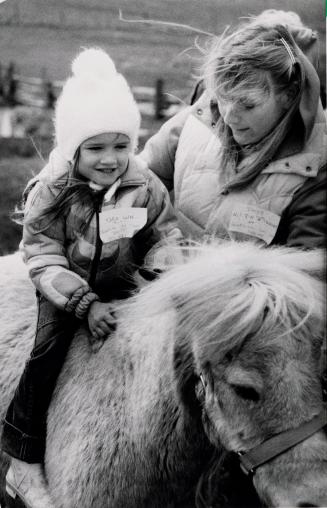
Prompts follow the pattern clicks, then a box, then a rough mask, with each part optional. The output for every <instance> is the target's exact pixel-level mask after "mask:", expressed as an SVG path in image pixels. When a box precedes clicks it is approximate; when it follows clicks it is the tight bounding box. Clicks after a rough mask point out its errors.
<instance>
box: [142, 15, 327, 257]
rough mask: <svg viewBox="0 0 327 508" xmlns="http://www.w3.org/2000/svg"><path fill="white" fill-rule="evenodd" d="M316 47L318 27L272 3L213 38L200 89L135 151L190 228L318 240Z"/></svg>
mask: <svg viewBox="0 0 327 508" xmlns="http://www.w3.org/2000/svg"><path fill="white" fill-rule="evenodd" d="M296 41H297V42H296ZM300 47H301V48H302V49H303V51H302V50H301V49H300ZM316 50H317V37H316V35H315V33H314V32H312V30H310V29H307V28H305V27H303V25H302V24H301V22H300V20H299V18H298V16H297V15H296V14H294V13H284V12H283V11H273V10H270V11H265V12H264V13H262V14H261V15H260V16H258V17H257V18H255V19H254V20H251V21H250V22H247V23H246V24H244V25H242V26H241V27H240V28H238V29H237V30H236V31H234V32H233V33H231V34H230V35H226V34H224V35H223V36H222V37H221V38H219V39H218V38H217V39H214V40H213V41H212V44H211V47H210V50H209V51H208V52H207V54H206V55H205V59H204V65H203V79H204V88H205V90H204V92H203V94H202V95H201V96H200V98H199V99H198V100H197V101H196V102H195V103H194V104H193V105H192V106H189V107H187V108H186V109H185V110H183V111H182V112H180V113H178V114H177V115H176V116H175V117H173V118H172V119H170V120H169V121H168V122H166V124H164V125H163V127H162V128H161V129H160V130H159V132H158V133H157V134H156V135H155V136H153V137H152V138H151V139H150V140H149V141H148V142H147V144H146V146H145V148H144V150H143V152H142V154H141V157H142V158H144V159H145V160H146V162H147V163H148V166H149V167H150V169H152V171H154V172H155V173H156V174H157V175H158V176H159V177H160V178H161V180H162V181H163V182H164V183H165V185H166V186H167V188H168V189H169V190H170V191H172V190H173V191H174V196H175V198H174V199H175V201H174V205H175V210H176V212H177V215H178V220H179V226H180V228H181V229H182V232H183V234H184V235H185V236H186V237H191V238H193V239H206V238H210V237H212V236H214V237H216V238H217V237H218V238H222V239H232V240H237V241H238V240H241V241H242V240H248V239H251V240H253V241H256V242H260V243H262V244H264V245H272V244H287V245H289V246H297V247H304V248H314V247H317V246H322V245H324V243H325V233H324V226H325V214H326V199H325V185H326V123H325V117H324V115H323V111H322V107H321V102H320V99H319V90H320V83H319V78H318V75H317V72H316V69H315V66H314V65H315V63H316V61H317V51H316Z"/></svg>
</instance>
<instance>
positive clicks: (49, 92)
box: [44, 81, 56, 109]
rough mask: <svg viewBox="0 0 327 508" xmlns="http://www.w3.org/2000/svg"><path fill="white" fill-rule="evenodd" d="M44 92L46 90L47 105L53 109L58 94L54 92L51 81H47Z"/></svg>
mask: <svg viewBox="0 0 327 508" xmlns="http://www.w3.org/2000/svg"><path fill="white" fill-rule="evenodd" d="M44 92H45V107H46V108H48V109H53V108H54V105H55V102H56V95H55V93H54V89H53V86H52V83H51V81H45V83H44Z"/></svg>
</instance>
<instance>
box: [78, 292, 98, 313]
mask: <svg viewBox="0 0 327 508" xmlns="http://www.w3.org/2000/svg"><path fill="white" fill-rule="evenodd" d="M99 300H100V298H99V297H98V295H97V294H96V293H93V292H92V291H90V292H89V293H86V295H84V296H83V297H82V298H81V299H80V301H79V303H78V304H77V305H76V308H75V316H76V317H77V318H78V319H84V317H85V315H86V314H87V313H88V310H89V307H90V305H91V303H93V302H96V301H99Z"/></svg>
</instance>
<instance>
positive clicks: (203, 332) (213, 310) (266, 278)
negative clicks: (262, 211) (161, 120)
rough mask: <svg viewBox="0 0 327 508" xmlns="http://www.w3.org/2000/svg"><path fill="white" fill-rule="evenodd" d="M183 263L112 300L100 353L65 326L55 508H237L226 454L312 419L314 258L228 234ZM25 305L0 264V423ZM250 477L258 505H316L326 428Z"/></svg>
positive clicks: (319, 303)
mask: <svg viewBox="0 0 327 508" xmlns="http://www.w3.org/2000/svg"><path fill="white" fill-rule="evenodd" d="M188 258H189V259H188V260H187V262H185V264H181V265H180V266H176V267H175V268H173V269H171V270H170V271H169V272H167V273H166V274H164V275H162V276H161V277H160V278H159V280H157V281H154V282H153V283H151V284H149V285H148V286H147V287H145V288H144V289H143V290H141V292H140V293H139V294H138V295H136V296H135V297H134V298H131V299H130V300H129V301H126V302H123V303H117V315H118V326H117V330H116V332H114V333H112V335H111V336H109V338H108V339H107V341H106V342H105V343H104V345H103V347H102V348H101V349H100V351H99V352H98V353H96V354H94V353H93V352H92V350H91V348H90V346H89V341H88V333H89V332H88V330H87V329H86V327H85V326H83V325H82V326H81V328H80V330H79V331H78V332H77V334H76V336H75V338H74V340H73V343H72V345H71V348H70V351H69V353H68V357H67V360H66V362H65V365H64V367H63V370H62V373H61V375H60V377H59V380H58V383H57V387H56V390H55V393H54V397H53V400H52V403H51V406H50V410H49V414H48V435H47V451H46V459H45V471H46V476H47V480H48V483H49V491H50V494H51V496H52V498H53V501H54V504H55V506H56V507H58V508H77V507H78V508H90V507H92V508H105V507H108V508H109V507H110V508H122V507H124V508H132V507H133V508H135V507H136V508H145V507H149V508H150V507H151V508H164V507H165V508H167V507H173V506H174V507H191V506H194V505H195V504H196V505H197V506H215V507H217V506H219V507H221V506H228V507H230V506H236V505H237V502H239V505H238V506H242V507H244V506H248V505H249V503H250V501H249V499H250V498H249V497H247V496H250V494H249V493H247V494H244V493H243V494H242V492H239V489H240V486H239V484H234V485H233V481H232V486H233V487H232V489H230V490H229V492H228V493H227V494H225V493H224V492H223V489H224V487H223V485H221V483H220V480H219V467H218V472H217V473H214V472H213V469H212V466H215V461H216V460H217V461H218V462H219V457H220V456H221V455H222V454H223V450H224V449H225V450H227V451H228V452H242V453H243V452H247V451H249V450H252V449H253V448H254V447H256V446H257V445H260V444H261V443H263V442H265V441H266V440H267V439H269V438H270V437H271V436H273V435H276V434H279V433H283V432H284V431H287V430H288V429H295V428H299V427H301V426H302V425H303V424H304V423H305V422H308V421H311V420H312V419H313V421H315V420H316V419H317V415H318V414H320V415H321V414H322V411H323V402H322V391H321V385H320V373H319V354H320V348H321V345H322V336H323V331H324V289H323V283H322V282H320V281H319V279H318V277H317V274H318V273H319V271H320V270H321V268H322V264H323V259H322V256H321V253H320V254H319V253H318V252H295V251H293V250H291V249H286V248H270V249H260V248H259V247H256V246H254V245H251V244H235V243H232V244H229V245H225V246H205V247H201V248H198V249H194V250H193V251H190V252H188ZM34 300H35V298H34V295H33V288H32V287H31V284H30V282H29V280H28V278H27V274H26V271H25V267H24V266H23V264H22V262H21V261H20V259H19V257H18V255H17V254H15V255H12V256H6V257H3V258H0V309H1V330H0V359H1V360H0V387H1V388H0V410H1V416H3V415H4V412H5V410H6V407H7V405H8V404H9V401H10V398H11V396H12V394H13V390H14V388H15V385H16V383H17V381H18V377H19V375H20V374H21V372H22V369H23V363H24V361H25V360H26V358H27V356H28V352H29V350H30V349H31V347H32V341H33V335H34V327H35V320H36V316H35V301H34ZM314 417H316V419H315V418H314ZM244 457H248V456H244ZM213 458H214V460H213ZM244 460H245V459H244V458H243V462H244ZM239 471H240V470H239ZM240 475H242V478H243V474H242V473H240ZM244 478H245V477H244ZM242 481H243V480H242ZM245 483H246V484H249V485H251V480H250V479H249V480H248V479H246V480H245ZM253 484H254V486H255V489H256V491H257V493H258V495H259V497H260V499H261V501H262V502H264V503H266V504H267V505H268V506H293V507H294V506H327V438H326V435H325V433H324V432H323V430H321V429H318V428H317V429H315V431H314V433H313V434H312V435H309V437H306V438H303V439H302V441H301V442H300V443H298V444H296V445H295V446H292V447H291V448H290V449H288V450H287V451H284V452H283V453H281V454H280V455H278V456H277V457H274V458H268V460H266V461H265V462H264V463H263V465H260V467H258V468H257V469H256V471H255V474H254V476H253ZM197 486H198V488H197ZM220 489H221V490H220ZM222 494H224V495H222ZM237 495H240V496H243V498H242V497H241V500H240V499H239V500H238V501H235V496H236V497H237ZM233 496H234V497H233ZM252 506H253V505H252Z"/></svg>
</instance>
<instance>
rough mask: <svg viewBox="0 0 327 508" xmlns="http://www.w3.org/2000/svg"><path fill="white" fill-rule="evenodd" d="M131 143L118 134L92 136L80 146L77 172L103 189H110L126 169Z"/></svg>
mask: <svg viewBox="0 0 327 508" xmlns="http://www.w3.org/2000/svg"><path fill="white" fill-rule="evenodd" d="M130 151H131V142H130V139H129V137H128V136H126V135H125V134H120V133H115V132H114V133H104V134H98V135H97V136H93V137H92V138H89V139H87V140H86V141H84V142H83V143H82V144H81V146H80V158H79V164H78V171H79V174H80V175H81V176H84V177H85V178H86V179H87V180H90V181H91V182H93V183H96V184H98V185H101V186H103V187H110V186H111V185H112V184H113V183H114V182H115V181H116V180H117V179H118V178H119V177H120V176H121V175H122V174H123V173H124V172H125V171H126V169H127V166H128V160H129V154H130Z"/></svg>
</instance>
